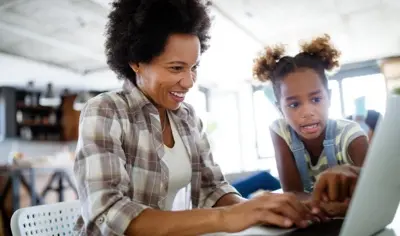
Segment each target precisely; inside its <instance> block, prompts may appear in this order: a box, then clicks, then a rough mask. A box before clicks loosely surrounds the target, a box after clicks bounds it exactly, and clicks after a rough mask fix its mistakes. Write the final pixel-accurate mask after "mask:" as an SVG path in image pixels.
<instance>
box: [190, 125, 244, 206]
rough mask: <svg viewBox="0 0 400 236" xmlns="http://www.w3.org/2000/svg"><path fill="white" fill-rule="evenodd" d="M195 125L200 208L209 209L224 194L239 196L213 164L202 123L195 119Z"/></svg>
mask: <svg viewBox="0 0 400 236" xmlns="http://www.w3.org/2000/svg"><path fill="white" fill-rule="evenodd" d="M197 125H198V129H199V132H200V143H199V147H200V164H201V165H202V171H201V188H200V201H199V207H200V208H211V207H213V206H214V205H215V204H216V203H217V201H218V200H219V199H220V198H221V197H223V196H224V195H225V194H228V193H234V194H238V195H239V196H240V194H239V193H238V192H237V191H236V189H235V188H234V187H232V186H231V185H230V184H229V183H228V182H227V181H226V179H225V177H224V175H223V174H222V171H221V168H220V167H219V165H218V164H216V163H215V162H214V159H213V156H212V153H211V148H210V144H209V141H208V138H207V134H206V132H205V130H204V127H203V123H202V121H201V120H200V119H199V118H197Z"/></svg>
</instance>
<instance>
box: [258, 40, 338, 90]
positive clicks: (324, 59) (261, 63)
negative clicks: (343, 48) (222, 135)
mask: <svg viewBox="0 0 400 236" xmlns="http://www.w3.org/2000/svg"><path fill="white" fill-rule="evenodd" d="M300 48H301V51H300V52H299V53H298V54H297V55H296V56H294V57H291V56H284V53H285V49H284V47H283V45H277V46H272V47H266V49H265V50H264V53H262V54H261V55H260V56H259V57H258V58H256V59H255V61H254V67H253V75H254V77H255V78H256V79H257V80H259V81H262V82H265V81H271V82H272V84H273V87H274V93H275V96H277V98H279V97H280V88H279V85H280V81H281V80H282V79H283V78H285V77H286V76H287V75H288V74H290V73H292V72H294V71H296V70H297V69H299V68H309V69H313V70H314V71H315V72H316V73H317V74H318V75H319V76H320V78H321V80H322V83H323V85H324V86H325V87H326V88H328V79H327V77H326V75H325V71H331V70H332V69H334V68H335V67H338V66H339V57H340V54H341V53H340V52H339V51H338V50H337V49H336V48H335V47H334V46H333V45H332V43H331V42H330V36H329V35H327V34H324V35H323V36H320V37H317V38H314V39H313V40H312V41H311V42H305V43H302V44H301V45H300Z"/></svg>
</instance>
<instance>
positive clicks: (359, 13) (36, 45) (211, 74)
mask: <svg viewBox="0 0 400 236" xmlns="http://www.w3.org/2000/svg"><path fill="white" fill-rule="evenodd" d="M108 2H109V1H108V0H0V86H1V85H17V86H24V85H25V84H26V83H27V81H28V80H34V81H36V86H37V87H43V86H44V85H45V84H46V83H47V82H50V81H51V82H53V83H54V84H55V87H59V88H60V89H63V88H64V87H68V88H71V89H99V90H104V89H111V88H115V87H118V86H120V82H119V81H117V80H116V79H115V76H114V74H113V73H112V72H111V71H109V70H108V69H107V65H106V63H105V56H104V53H103V44H104V36H103V32H104V25H105V23H106V20H107V18H106V16H107V13H108V10H109V5H108ZM214 4H215V7H214V8H213V12H212V14H213V15H214V16H215V20H214V22H213V28H212V40H211V48H210V49H209V51H207V52H206V53H205V54H204V55H203V59H202V63H201V66H200V71H199V78H200V82H201V83H204V84H209V83H213V84H219V85H223V86H227V85H233V84H235V83H236V81H242V80H245V79H249V78H250V77H251V66H252V61H253V58H254V56H255V55H256V53H257V51H259V50H260V49H262V47H263V45H266V44H270V43H276V42H283V43H287V44H288V45H289V50H292V51H294V50H296V46H297V45H298V41H299V40H300V39H309V38H311V37H313V36H316V35H319V34H321V33H325V32H326V33H329V34H331V36H332V38H333V41H334V42H335V43H336V44H337V45H338V47H339V48H340V49H341V50H342V51H343V60H344V62H354V61H362V60H368V59H375V58H383V57H387V56H393V55H400V27H398V26H397V24H398V22H400V14H398V12H399V10H400V1H399V0H351V1H350V0H319V1H316V0H303V1H295V0H291V1H289V0H281V1H272V0H214Z"/></svg>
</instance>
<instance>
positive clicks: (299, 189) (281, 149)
mask: <svg viewBox="0 0 400 236" xmlns="http://www.w3.org/2000/svg"><path fill="white" fill-rule="evenodd" d="M270 133H271V138H272V143H273V145H274V149H275V159H276V165H277V168H278V173H279V180H280V182H281V185H282V189H283V191H284V192H293V193H294V194H296V196H297V197H298V199H300V200H308V198H309V197H310V194H308V193H305V192H304V189H303V183H302V182H301V177H300V173H299V171H298V169H297V166H296V162H295V160H294V157H293V154H292V151H291V150H290V148H289V146H288V145H287V144H286V142H285V140H283V138H281V137H280V136H279V135H278V134H277V133H275V131H273V130H272V129H270Z"/></svg>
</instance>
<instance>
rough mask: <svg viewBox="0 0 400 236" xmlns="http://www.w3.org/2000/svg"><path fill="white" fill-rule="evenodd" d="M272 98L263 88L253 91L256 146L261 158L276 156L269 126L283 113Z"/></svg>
mask: <svg viewBox="0 0 400 236" xmlns="http://www.w3.org/2000/svg"><path fill="white" fill-rule="evenodd" d="M271 99H272V98H268V97H267V95H266V94H265V90H264V89H263V88H260V89H257V90H256V91H255V92H253V104H254V121H255V126H256V127H255V130H256V147H257V152H258V156H259V157H260V158H266V157H274V156H275V151H274V147H273V144H272V140H271V135H270V132H269V126H270V125H271V124H272V122H274V121H275V120H277V119H278V118H279V117H280V116H281V115H280V113H279V111H278V109H277V108H276V106H275V104H274V102H273V100H271Z"/></svg>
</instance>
